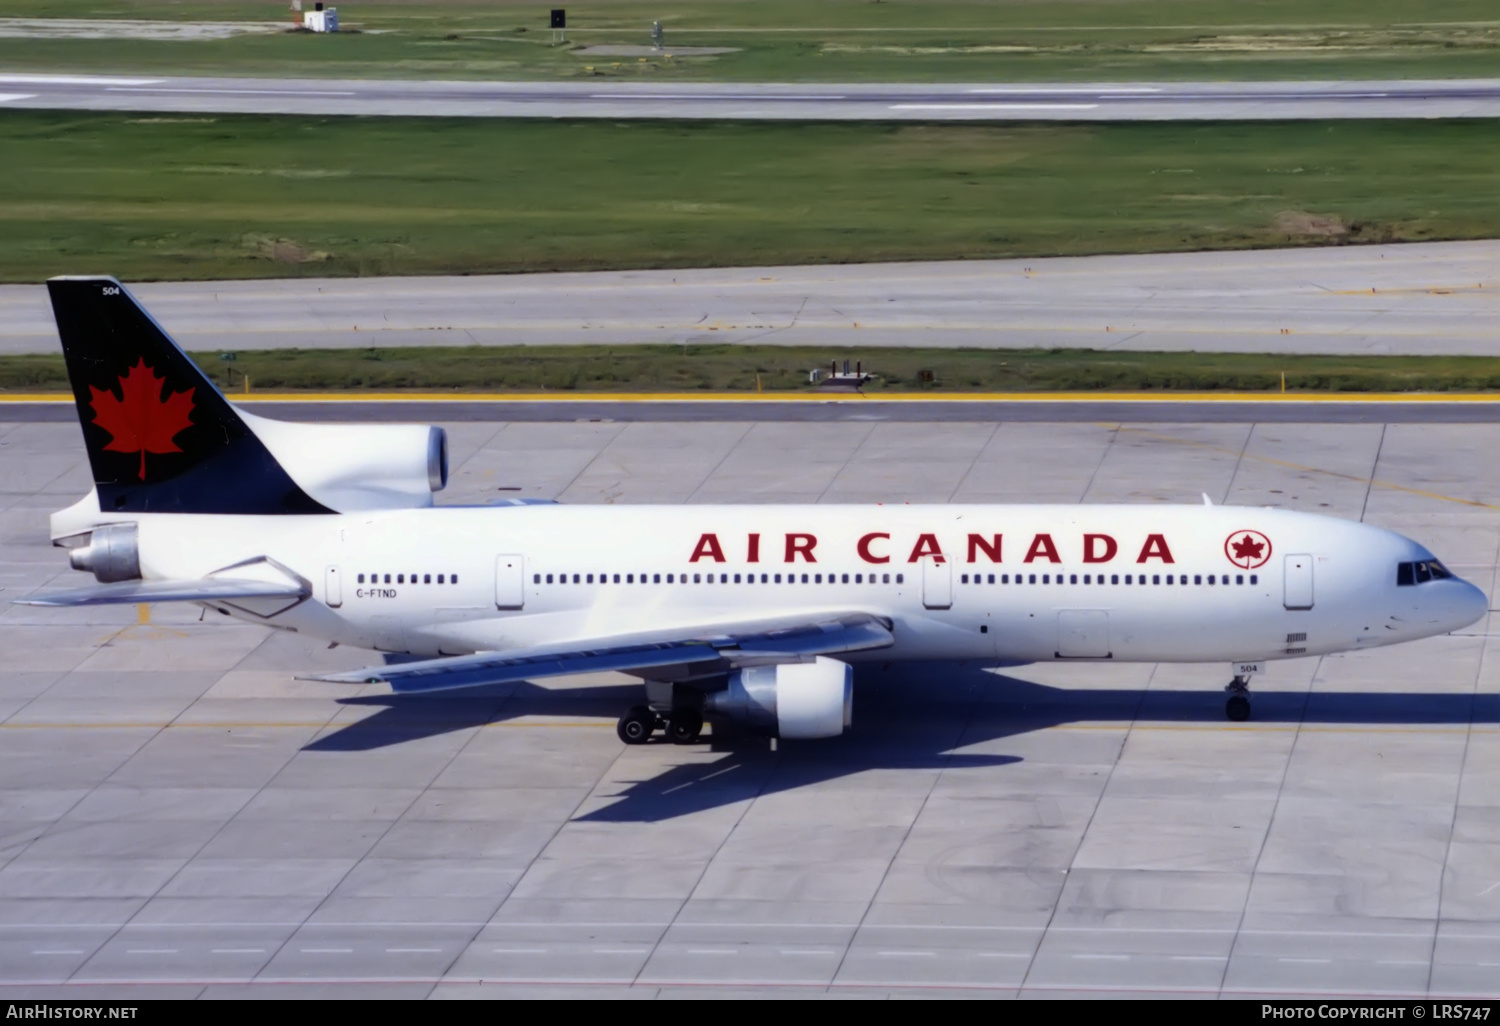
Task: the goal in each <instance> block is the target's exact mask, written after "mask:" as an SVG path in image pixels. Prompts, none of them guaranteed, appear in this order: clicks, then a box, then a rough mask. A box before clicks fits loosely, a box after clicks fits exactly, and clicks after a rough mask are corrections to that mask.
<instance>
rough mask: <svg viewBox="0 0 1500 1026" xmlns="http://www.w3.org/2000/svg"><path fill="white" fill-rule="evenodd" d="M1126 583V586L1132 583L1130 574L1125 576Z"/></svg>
mask: <svg viewBox="0 0 1500 1026" xmlns="http://www.w3.org/2000/svg"><path fill="white" fill-rule="evenodd" d="M1125 583H1126V584H1129V583H1130V575H1129V574H1126V575H1125Z"/></svg>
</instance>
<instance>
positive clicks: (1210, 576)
mask: <svg viewBox="0 0 1500 1026" xmlns="http://www.w3.org/2000/svg"><path fill="white" fill-rule="evenodd" d="M1208 583H1209V584H1212V583H1214V575H1213V574H1209V575H1208Z"/></svg>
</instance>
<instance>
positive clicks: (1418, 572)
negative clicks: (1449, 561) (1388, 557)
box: [1396, 559, 1453, 588]
mask: <svg viewBox="0 0 1500 1026" xmlns="http://www.w3.org/2000/svg"><path fill="white" fill-rule="evenodd" d="M1452 576H1453V573H1452V571H1450V570H1449V569H1448V568H1447V567H1445V566H1444V565H1443V564H1442V563H1440V562H1438V561H1437V560H1435V559H1428V560H1423V561H1421V562H1418V563H1397V564H1396V586H1397V587H1398V588H1405V587H1408V586H1410V585H1414V584H1426V583H1427V582H1428V581H1441V580H1443V579H1445V578H1448V577H1452Z"/></svg>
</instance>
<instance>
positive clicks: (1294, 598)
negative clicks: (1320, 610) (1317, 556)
mask: <svg viewBox="0 0 1500 1026" xmlns="http://www.w3.org/2000/svg"><path fill="white" fill-rule="evenodd" d="M1285 566H1286V585H1285V588H1286V599H1285V605H1286V607H1287V608H1288V609H1311V608H1312V607H1313V558H1312V556H1306V555H1304V556H1287V557H1286V564H1285Z"/></svg>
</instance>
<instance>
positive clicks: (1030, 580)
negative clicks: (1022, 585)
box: [1026, 574, 1036, 584]
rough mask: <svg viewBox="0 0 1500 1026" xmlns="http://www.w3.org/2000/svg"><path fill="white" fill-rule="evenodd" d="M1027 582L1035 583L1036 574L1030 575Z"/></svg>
mask: <svg viewBox="0 0 1500 1026" xmlns="http://www.w3.org/2000/svg"><path fill="white" fill-rule="evenodd" d="M1026 583H1027V584H1035V583H1036V574H1031V575H1030V576H1029V577H1028V578H1027V581H1026Z"/></svg>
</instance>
